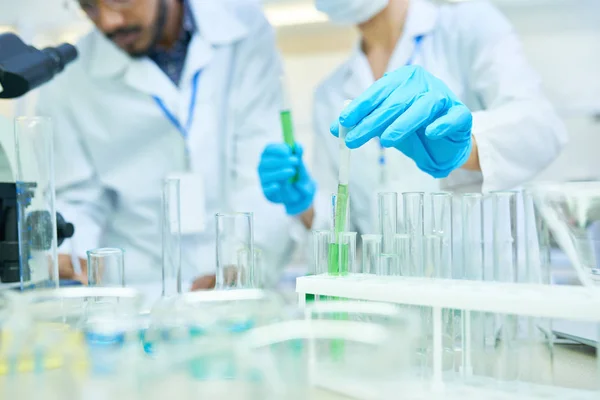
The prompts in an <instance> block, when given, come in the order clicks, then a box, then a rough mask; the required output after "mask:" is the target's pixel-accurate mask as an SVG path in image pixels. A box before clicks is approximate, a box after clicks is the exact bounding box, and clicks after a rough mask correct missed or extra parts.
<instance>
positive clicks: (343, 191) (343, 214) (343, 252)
mask: <svg viewBox="0 0 600 400" xmlns="http://www.w3.org/2000/svg"><path fill="white" fill-rule="evenodd" d="M348 104H350V101H346V102H345V103H344V106H348ZM347 133H348V129H347V128H345V127H343V126H341V125H340V129H339V143H340V161H339V162H340V167H339V176H338V190H337V194H335V196H334V202H333V204H332V206H333V227H332V233H333V238H332V240H331V244H330V246H329V274H330V275H346V274H347V273H348V246H344V244H343V242H342V233H343V232H345V231H346V228H347V226H346V225H347V222H348V204H349V197H348V180H349V171H350V149H349V148H348V147H347V146H346V135H347Z"/></svg>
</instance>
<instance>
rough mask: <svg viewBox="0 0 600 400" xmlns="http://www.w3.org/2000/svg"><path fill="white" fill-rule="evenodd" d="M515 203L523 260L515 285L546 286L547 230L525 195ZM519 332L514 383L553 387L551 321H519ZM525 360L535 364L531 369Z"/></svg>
mask: <svg viewBox="0 0 600 400" xmlns="http://www.w3.org/2000/svg"><path fill="white" fill-rule="evenodd" d="M517 199H521V200H522V201H521V202H517V203H518V204H519V205H521V206H522V209H523V215H524V217H523V218H522V219H523V224H524V240H522V241H519V243H523V248H524V260H522V261H521V262H520V263H519V275H518V278H519V282H525V283H533V284H543V285H548V284H550V283H551V275H550V274H551V271H550V233H549V231H548V227H547V225H546V223H545V222H544V220H543V218H542V217H541V215H539V213H538V212H537V209H536V208H535V204H534V202H533V197H532V195H531V193H530V192H529V191H523V192H522V193H520V194H517ZM518 210H519V209H518ZM521 266H523V268H521ZM521 269H522V270H521ZM522 330H525V332H522ZM519 331H520V332H519V333H518V334H519V340H520V341H523V340H525V343H521V345H520V346H519V352H520V353H521V354H523V352H522V351H521V350H524V352H526V353H527V356H526V358H525V361H524V362H521V363H519V377H518V379H519V380H525V381H535V382H537V383H542V384H553V383H554V382H553V379H554V334H553V333H552V319H550V318H536V317H527V318H519ZM529 360H536V363H535V365H533V363H530V362H529ZM537 360H539V362H538V361H537Z"/></svg>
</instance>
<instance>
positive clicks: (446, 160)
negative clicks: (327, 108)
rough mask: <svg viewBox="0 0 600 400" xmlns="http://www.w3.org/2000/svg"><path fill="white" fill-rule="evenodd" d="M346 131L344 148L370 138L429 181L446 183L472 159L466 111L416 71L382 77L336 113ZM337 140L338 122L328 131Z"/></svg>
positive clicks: (419, 69) (435, 82)
mask: <svg viewBox="0 0 600 400" xmlns="http://www.w3.org/2000/svg"><path fill="white" fill-rule="evenodd" d="M339 123H340V124H341V125H342V126H345V127H348V128H351V127H354V128H353V129H352V130H350V131H349V132H348V136H347V137H346V144H347V146H348V147H349V148H351V149H355V148H358V147H360V146H362V145H364V144H365V143H367V142H368V141H369V140H371V139H372V138H374V137H380V140H381V145H382V146H383V147H394V148H396V149H398V150H400V151H401V152H402V153H404V154H405V155H406V156H407V157H410V158H411V159H413V160H414V161H415V163H416V164H417V166H418V167H419V168H420V169H421V170H422V171H424V172H426V173H428V174H429V175H431V176H433V177H434V178H445V177H446V176H448V174H450V172H452V171H454V170H455V169H457V168H460V167H461V166H462V165H463V164H464V163H465V162H466V161H467V160H468V158H469V155H470V154H471V145H472V143H471V128H472V126H473V117H472V115H471V111H470V110H469V109H468V108H467V107H466V106H465V105H464V104H462V103H461V102H460V101H459V100H458V99H457V97H456V96H455V95H454V93H452V92H451V91H450V89H448V87H447V86H446V85H445V84H444V82H442V81H441V80H439V79H437V78H436V77H434V76H433V75H431V74H430V73H429V72H427V71H425V69H423V68H422V67H419V66H408V67H403V68H400V69H398V70H396V71H394V72H390V73H388V74H386V75H385V76H384V77H383V78H381V79H380V80H378V81H377V82H375V84H374V85H373V86H371V87H370V88H369V89H367V90H366V91H365V92H364V93H363V94H361V95H360V96H359V97H358V98H356V99H355V100H354V101H353V102H352V103H351V104H350V105H349V106H348V107H346V109H345V110H344V111H342V113H341V114H340V118H339ZM331 133H333V134H334V135H336V136H337V135H338V122H337V121H336V122H335V123H334V124H332V126H331Z"/></svg>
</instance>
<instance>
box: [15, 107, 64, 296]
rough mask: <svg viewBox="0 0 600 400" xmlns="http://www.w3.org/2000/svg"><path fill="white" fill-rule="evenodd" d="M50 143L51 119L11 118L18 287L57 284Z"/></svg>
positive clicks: (54, 194) (51, 135) (52, 171)
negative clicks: (17, 247) (15, 199)
mask: <svg viewBox="0 0 600 400" xmlns="http://www.w3.org/2000/svg"><path fill="white" fill-rule="evenodd" d="M53 143H54V137H53V131H52V120H51V119H49V118H43V117H18V118H16V119H15V151H16V163H17V168H16V173H15V183H16V190H17V214H18V232H19V264H20V266H19V277H20V282H21V289H25V288H26V287H27V285H29V284H32V283H33V284H42V283H43V282H48V281H51V285H52V286H54V287H58V285H59V276H58V259H57V231H56V208H55V196H56V193H55V187H54V149H53Z"/></svg>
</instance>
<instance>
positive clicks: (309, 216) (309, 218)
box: [300, 206, 315, 229]
mask: <svg viewBox="0 0 600 400" xmlns="http://www.w3.org/2000/svg"><path fill="white" fill-rule="evenodd" d="M314 219H315V207H314V206H312V207H311V208H309V209H308V210H306V211H304V212H303V213H302V214H300V221H302V223H303V224H304V227H305V228H306V229H311V228H312V225H313V220H314Z"/></svg>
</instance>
